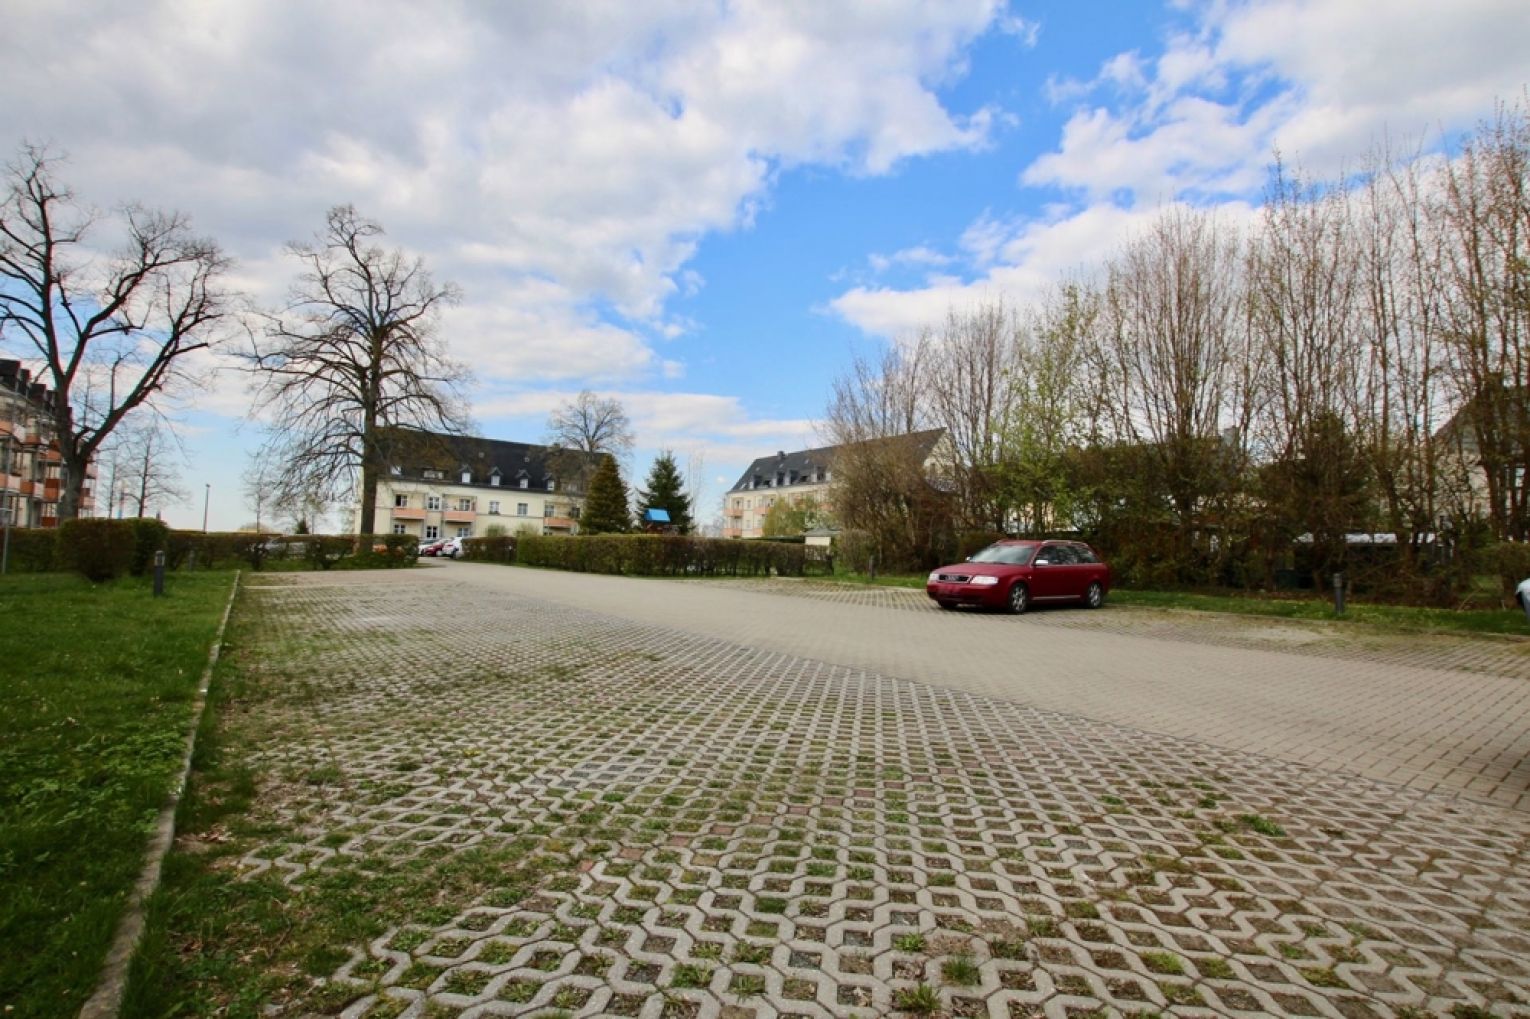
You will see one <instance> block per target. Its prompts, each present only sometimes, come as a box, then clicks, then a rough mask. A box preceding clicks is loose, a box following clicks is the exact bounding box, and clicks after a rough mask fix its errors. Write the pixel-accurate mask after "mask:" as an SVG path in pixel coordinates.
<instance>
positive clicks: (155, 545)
mask: <svg viewBox="0 0 1530 1019" xmlns="http://www.w3.org/2000/svg"><path fill="white" fill-rule="evenodd" d="M126 523H128V524H130V525H131V526H132V528H133V563H132V565H131V566H130V567H129V571H130V572H131V573H132V574H133V576H135V577H142V576H144V575H145V574H146V573H149V572H150V571H151V570H153V569H154V553H155V552H163V551H165V546H166V545H167V544H169V541H170V528H168V527H166V526H165V523H164V521H162V520H155V519H154V518H153V517H135V518H134V519H132V520H128V521H126ZM166 558H167V559H168V558H169V557H168V556H166Z"/></svg>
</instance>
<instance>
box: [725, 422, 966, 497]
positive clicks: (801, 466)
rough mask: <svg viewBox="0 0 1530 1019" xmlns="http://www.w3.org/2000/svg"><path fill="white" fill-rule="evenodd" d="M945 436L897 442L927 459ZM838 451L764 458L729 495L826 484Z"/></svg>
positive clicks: (929, 434)
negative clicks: (909, 443) (907, 444)
mask: <svg viewBox="0 0 1530 1019" xmlns="http://www.w3.org/2000/svg"><path fill="white" fill-rule="evenodd" d="M944 433H945V429H943V428H931V429H929V430H928V431H923V432H911V433H910V434H908V435H900V436H897V438H899V439H907V440H910V441H912V442H915V443H917V444H918V446H919V447H920V450H921V452H922V453H923V455H924V456H925V457H928V456H929V455H930V452H931V450H933V449H934V448H935V443H936V442H937V441H938V440H939V439H940V437H941V435H943V434H944ZM839 449H840V447H839V446H820V447H819V448H818V449H800V450H797V451H796V452H795V453H788V452H786V451H785V450H782V451H780V452H778V453H776V455H775V456H762V457H760V458H759V459H758V460H756V461H755V462H754V463H752V464H750V465H749V468H748V469H747V470H745V471H744V474H743V476H742V477H740V478H739V479H738V482H737V483H736V484H735V485H734V486H733V487H732V488H731V489H729V491H732V492H740V491H747V490H748V489H749V488H750V487H755V488H765V487H774V488H789V487H791V486H792V485H812V484H818V483H820V482H822V481H823V480H824V478H823V477H822V476H820V471H821V472H823V473H824V474H827V472H828V471H830V470H832V469H833V466H834V455H835V453H837V452H838V451H839ZM778 481H779V484H778ZM751 482H753V486H751V484H750V483H751Z"/></svg>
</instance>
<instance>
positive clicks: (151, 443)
mask: <svg viewBox="0 0 1530 1019" xmlns="http://www.w3.org/2000/svg"><path fill="white" fill-rule="evenodd" d="M112 445H113V448H112V451H111V454H110V462H111V471H112V480H111V485H110V486H109V487H106V488H104V489H102V491H104V492H106V493H107V494H108V496H114V497H115V498H117V499H118V500H119V501H118V506H119V507H123V506H125V507H126V508H127V509H128V510H130V511H131V512H132V513H133V515H134V516H139V517H146V516H150V515H157V514H158V511H160V510H163V509H164V507H165V504H166V503H172V502H177V503H178V502H182V501H184V500H185V499H186V490H185V489H184V488H182V487H181V484H180V482H181V468H182V467H183V466H184V465H185V463H186V451H185V449H184V448H182V446H181V443H180V438H179V437H178V436H177V435H176V434H175V433H174V432H173V431H171V430H170V426H169V423H168V422H166V421H165V420H164V419H163V418H160V417H157V416H155V417H150V418H148V419H147V420H145V421H142V422H133V423H130V424H128V425H126V426H124V427H123V428H121V429H119V430H118V432H117V434H116V436H115V441H114V442H113V444H112Z"/></svg>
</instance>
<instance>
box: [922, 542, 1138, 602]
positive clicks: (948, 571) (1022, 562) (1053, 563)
mask: <svg viewBox="0 0 1530 1019" xmlns="http://www.w3.org/2000/svg"><path fill="white" fill-rule="evenodd" d="M924 591H925V593H926V594H928V595H929V596H930V597H931V598H933V599H935V601H936V603H937V604H939V605H940V607H941V608H943V609H954V608H956V607H957V606H958V605H982V606H985V607H987V608H995V609H1000V608H1007V609H1009V611H1011V612H1014V613H1021V612H1024V611H1025V610H1026V609H1028V608H1030V606H1031V604H1032V603H1033V602H1038V603H1039V602H1062V601H1080V602H1083V603H1084V604H1085V605H1087V606H1089V607H1090V608H1092V609H1097V608H1099V607H1100V606H1101V605H1104V604H1105V595H1106V594H1108V593H1109V592H1110V567H1109V566H1107V565H1105V563H1104V562H1103V561H1102V560H1101V559H1100V557H1099V556H1098V555H1096V554H1095V551H1094V549H1092V548H1090V547H1089V546H1088V545H1085V544H1084V543H1083V542H1081V541H1034V540H1032V541H999V542H995V543H994V544H992V545H989V546H988V547H987V548H985V549H983V550H982V551H981V552H979V553H977V554H976V555H974V556H972V557H971V558H970V559H968V560H967V561H966V562H964V563H956V564H955V565H952V566H942V567H941V568H940V569H938V570H935V571H934V572H932V573H931V574H930V579H929V580H928V581H927V582H926V583H925V587H924Z"/></svg>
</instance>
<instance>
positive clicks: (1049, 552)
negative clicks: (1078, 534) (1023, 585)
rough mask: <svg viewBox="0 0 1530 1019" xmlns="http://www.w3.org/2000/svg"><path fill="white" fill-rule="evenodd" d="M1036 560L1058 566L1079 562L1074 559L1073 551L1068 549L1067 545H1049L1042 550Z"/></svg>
mask: <svg viewBox="0 0 1530 1019" xmlns="http://www.w3.org/2000/svg"><path fill="white" fill-rule="evenodd" d="M1036 558H1038V559H1046V560H1049V561H1051V562H1052V563H1053V564H1054V565H1057V566H1064V565H1067V564H1068V563H1072V562H1076V561H1077V560H1075V559H1074V556H1073V550H1072V549H1070V548H1068V546H1067V545H1048V546H1046V547H1045V548H1043V549H1042V550H1041V552H1040V553H1039V554H1038V555H1037V556H1036Z"/></svg>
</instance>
